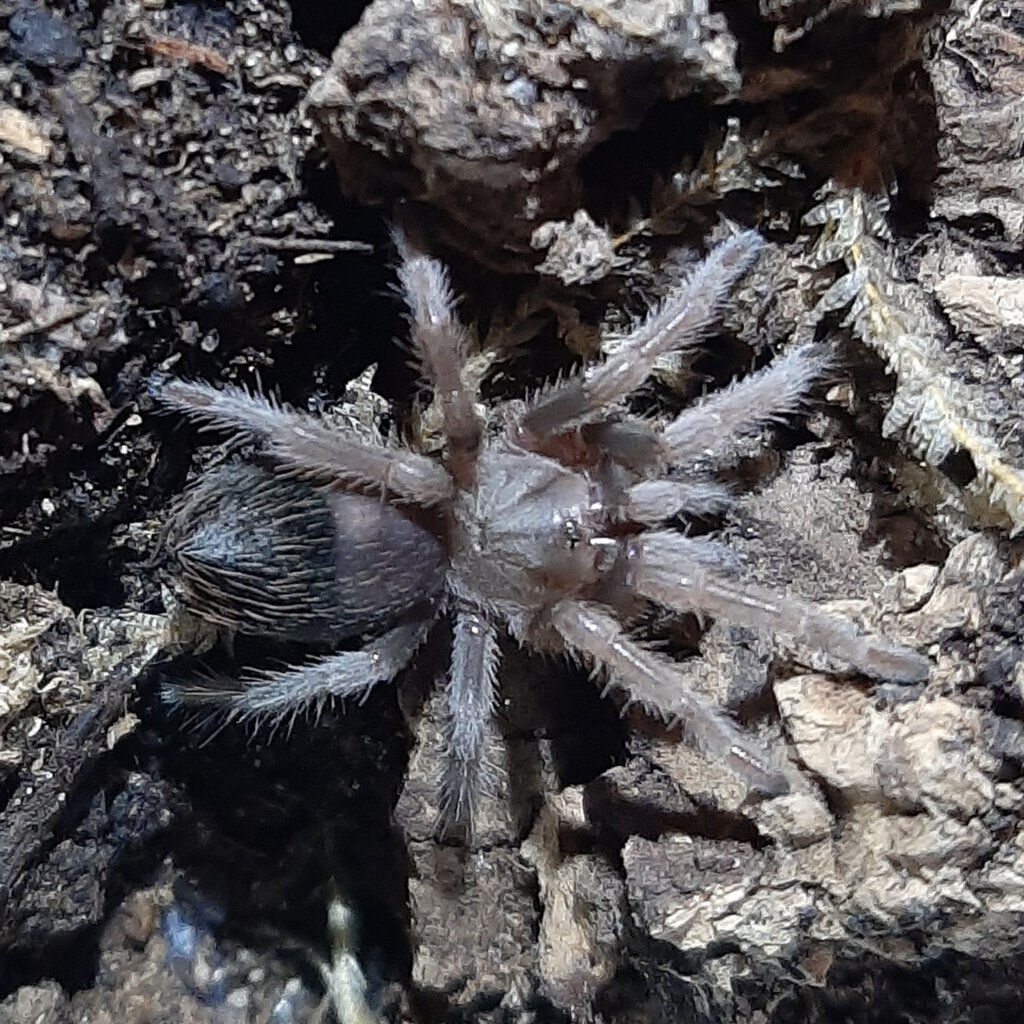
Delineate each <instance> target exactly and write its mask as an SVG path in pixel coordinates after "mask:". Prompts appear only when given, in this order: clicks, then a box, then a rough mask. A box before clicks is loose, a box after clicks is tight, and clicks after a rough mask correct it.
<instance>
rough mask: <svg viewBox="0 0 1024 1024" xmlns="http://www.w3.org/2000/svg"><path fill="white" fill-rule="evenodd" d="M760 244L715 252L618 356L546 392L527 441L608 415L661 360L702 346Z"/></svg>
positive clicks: (529, 417) (749, 235) (735, 243)
mask: <svg viewBox="0 0 1024 1024" xmlns="http://www.w3.org/2000/svg"><path fill="white" fill-rule="evenodd" d="M761 244H762V243H761V238H760V236H759V235H758V234H757V233H756V232H754V231H744V232H742V233H741V234H738V235H735V236H734V237H732V238H730V239H729V240H728V241H726V242H723V243H722V244H721V245H720V246H718V248H716V249H713V250H712V251H711V252H710V253H709V254H708V256H707V257H706V258H705V259H704V260H703V262H701V263H700V264H699V265H698V266H697V268H696V269H695V270H694V271H693V273H692V274H691V275H690V277H689V278H688V279H687V280H686V281H685V282H683V283H682V284H681V285H680V286H678V287H677V288H676V289H674V290H673V292H672V293H671V294H670V295H669V296H668V297H667V298H666V299H665V300H664V301H663V302H662V303H661V304H660V305H659V306H658V307H657V308H656V309H655V310H654V311H653V312H652V313H651V315H650V316H648V317H647V319H646V320H644V322H643V323H641V324H640V325H639V326H638V327H637V328H636V330H634V331H633V332H632V334H630V336H629V337H628V338H626V340H625V341H624V343H623V345H622V347H621V349H620V350H619V351H618V352H616V353H615V354H614V355H612V356H610V357H609V358H608V359H606V360H605V361H604V362H603V363H600V364H598V365H597V366H595V367H593V368H591V369H590V370H588V371H587V372H586V373H583V374H578V375H576V376H575V377H572V378H570V379H569V380H567V381H565V382H564V383H562V384H560V385H557V386H556V387H554V388H552V389H551V390H549V391H547V392H545V393H542V394H541V395H540V396H539V397H538V398H537V399H536V400H535V401H534V402H533V404H532V405H531V406H530V408H529V409H528V410H527V411H526V414H525V416H524V417H523V420H522V423H521V426H520V431H521V436H522V439H523V440H524V441H525V442H527V443H529V442H530V441H540V440H543V439H544V438H548V437H552V436H553V435H555V434H560V433H563V432H565V431H567V430H570V429H572V428H573V427H578V426H581V425H582V424H585V423H588V422H590V421H592V420H594V419H595V418H597V417H598V416H601V415H605V414H606V413H607V410H608V409H609V408H610V407H613V406H615V405H617V404H618V403H619V402H621V401H622V400H623V399H624V398H625V397H626V396H627V395H629V394H631V393H632V392H633V391H635V390H636V389H637V388H638V387H639V386H640V385H641V384H643V382H644V381H645V380H646V379H647V378H648V376H650V374H651V371H652V370H653V369H654V364H655V363H656V362H657V360H658V359H659V358H660V357H661V356H663V355H665V354H666V353H668V352H673V351H678V350H679V349H682V348H692V347H694V346H695V345H698V344H700V342H701V341H702V340H703V338H704V334H705V332H706V331H707V329H708V327H710V326H711V324H713V323H714V321H715V318H716V316H717V314H718V311H719V309H720V308H721V306H722V303H723V301H724V300H725V298H726V297H727V296H728V294H729V289H730V288H731V287H732V286H733V284H735V282H736V281H737V280H738V279H739V278H740V277H741V276H742V275H743V273H744V272H745V271H746V270H747V269H748V268H749V267H750V265H751V263H753V261H754V257H755V256H756V255H757V253H758V251H759V250H760V248H761Z"/></svg>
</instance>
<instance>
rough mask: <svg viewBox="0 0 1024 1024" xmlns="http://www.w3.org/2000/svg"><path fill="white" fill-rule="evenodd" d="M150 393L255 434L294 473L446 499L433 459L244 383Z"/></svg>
mask: <svg viewBox="0 0 1024 1024" xmlns="http://www.w3.org/2000/svg"><path fill="white" fill-rule="evenodd" d="M153 391H154V394H155V397H156V398H157V400H158V401H160V402H162V403H163V404H165V405H169V406H171V407H172V408H175V409H177V410H178V411H179V412H182V413H184V414H185V415H186V416H188V417H189V418H190V419H191V420H194V421H195V422H197V423H199V424H200V425H201V426H205V427H211V428H215V429H216V428H225V427H226V428H229V429H234V430H239V431H242V432H243V433H246V434H252V435H254V436H255V437H257V438H259V439H261V440H262V441H263V442H264V443H265V446H266V450H267V453H268V454H269V455H270V456H271V458H273V459H274V460H275V461H276V462H277V463H279V464H280V465H281V466H283V467H285V468H287V469H291V470H294V471H295V472H296V473H298V474H299V475H301V476H304V477H309V478H312V479H314V480H317V481H323V482H326V483H337V482H344V483H349V484H355V485H357V486H365V487H369V488H371V489H373V490H378V491H381V492H383V493H385V494H387V495H388V496H390V497H394V498H398V499H403V500H405V501H411V502H415V503H417V504H420V505H437V504H440V503H441V502H443V501H445V500H447V499H448V498H449V497H450V496H451V492H452V487H451V480H450V478H449V476H448V474H447V473H446V472H445V471H444V469H443V468H442V467H441V466H439V465H437V463H436V462H434V461H433V459H429V458H427V457H426V456H424V455H417V454H416V453H415V452H410V451H405V450H402V449H398V448H386V447H384V445H382V444H377V443H374V442H372V441H369V440H367V439H365V438H362V437H358V436H356V435H355V434H354V433H353V432H352V431H349V430H344V429H340V428H337V427H332V426H330V425H328V424H326V423H324V422H322V421H321V420H319V419H316V418H315V417H313V416H308V415H305V414H304V413H300V412H296V411H295V410H294V409H288V408H286V407H284V406H281V405H278V404H276V403H274V402H272V401H271V400H270V399H268V398H266V397H264V396H262V395H255V394H251V393H250V392H248V391H246V390H245V389H244V388H238V387H230V386H229V387H225V388H223V389H217V388H215V387H212V386H211V385H209V384H203V383H201V382H199V381H183V380H168V381H158V382H156V383H154V385H153Z"/></svg>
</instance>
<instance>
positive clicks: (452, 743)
mask: <svg viewBox="0 0 1024 1024" xmlns="http://www.w3.org/2000/svg"><path fill="white" fill-rule="evenodd" d="M499 656H500V652H499V649H498V636H497V632H496V630H495V628H494V626H493V625H491V624H490V623H489V622H488V621H487V620H486V618H484V616H483V615H482V614H480V613H479V612H477V611H474V610H471V609H468V608H460V609H459V610H458V611H457V612H456V615H455V632H454V636H453V639H452V665H451V675H450V677H449V679H448V685H447V687H446V688H445V712H446V718H447V720H446V723H445V739H446V741H447V758H448V761H447V765H446V769H445V777H444V780H443V783H442V793H441V817H442V820H443V821H444V822H456V823H458V822H470V823H471V822H472V820H473V808H474V804H475V802H476V798H477V797H478V796H480V795H481V794H482V793H483V792H484V791H485V790H486V787H487V784H488V782H489V780H488V777H487V775H488V772H487V763H486V760H485V758H486V747H487V736H488V731H489V729H490V728H491V718H492V715H493V712H494V689H495V679H496V677H497V672H498V659H499Z"/></svg>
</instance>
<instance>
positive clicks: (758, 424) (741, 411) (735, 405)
mask: <svg viewBox="0 0 1024 1024" xmlns="http://www.w3.org/2000/svg"><path fill="white" fill-rule="evenodd" d="M829 362H830V355H829V353H828V351H827V350H825V349H823V348H821V347H820V346H818V345H800V346H799V347H798V348H795V349H792V350H791V351H790V352H787V353H786V354H785V355H783V356H780V357H779V358H778V359H776V360H775V361H774V362H773V363H772V364H771V365H769V366H767V367H765V368H764V369H763V370H761V371H759V372H758V373H752V374H751V375H750V376H749V377H744V378H743V379H742V380H739V381H735V382H734V383H732V384H730V385H729V387H727V388H723V389H722V390H721V391H716V392H715V393H714V394H712V395H709V396H708V397H707V398H705V399H704V400H703V401H701V402H698V403H697V404H696V405H693V406H690V407H689V408H688V409H684V410H683V412H681V413H680V414H679V415H678V416H677V417H676V418H675V419H674V420H673V421H672V422H671V423H669V424H668V425H667V426H666V427H665V431H664V434H663V435H662V446H663V449H664V460H665V461H666V462H667V463H669V464H671V465H676V466H678V465H681V464H686V463H690V462H695V461H697V460H698V459H716V458H721V457H722V456H724V455H727V454H728V453H729V451H730V449H732V448H734V447H735V442H736V441H737V440H738V439H740V438H742V437H743V436H745V435H749V434H752V433H754V432H755V431H757V430H760V429H761V428H762V427H764V426H766V425H767V424H769V423H773V422H777V421H778V420H780V419H782V418H783V417H784V416H785V415H787V414H788V413H792V412H794V411H796V410H797V409H799V407H800V404H801V402H802V401H803V400H804V398H805V397H806V395H807V392H808V391H809V390H810V388H811V387H812V385H813V384H814V382H815V381H816V380H818V379H819V378H820V377H821V375H822V374H823V373H824V372H825V370H827V369H828V366H829Z"/></svg>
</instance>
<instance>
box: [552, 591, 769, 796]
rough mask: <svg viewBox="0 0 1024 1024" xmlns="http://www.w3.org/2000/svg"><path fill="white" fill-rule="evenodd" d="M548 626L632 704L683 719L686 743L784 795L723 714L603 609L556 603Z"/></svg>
mask: <svg viewBox="0 0 1024 1024" xmlns="http://www.w3.org/2000/svg"><path fill="white" fill-rule="evenodd" d="M551 622H552V624H553V626H554V627H555V629H556V630H557V631H558V633H559V634H560V635H561V637H562V639H563V640H564V641H565V643H566V644H567V645H568V646H569V649H570V650H571V651H573V652H575V653H577V654H581V655H584V656H585V657H586V658H587V659H588V660H590V661H591V662H593V665H594V668H595V669H596V668H600V667H602V666H603V667H604V668H606V669H607V670H608V671H609V672H610V673H611V676H612V680H613V682H614V684H615V685H616V686H618V687H621V688H622V689H623V690H624V691H625V692H626V693H627V694H628V696H629V698H630V700H631V701H632V702H634V703H637V704H640V705H642V706H643V707H645V708H648V709H650V710H651V711H654V712H657V713H658V714H659V715H663V716H665V717H667V718H678V719H680V720H681V721H682V724H683V726H684V728H685V729H686V732H687V734H688V735H689V736H690V737H691V739H692V740H693V741H694V742H695V743H696V744H697V746H698V747H700V748H701V749H702V750H704V751H706V752H707V753H708V754H710V755H711V756H714V757H716V758H718V759H721V760H723V761H724V762H726V763H727V764H728V765H729V767H730V768H732V770H733V771H735V772H736V773H737V774H738V775H739V776H740V777H741V778H743V779H745V780H746V782H747V783H748V784H749V785H750V786H751V787H752V788H754V789H757V790H758V791H760V792H763V793H765V794H768V795H772V796H778V795H781V794H783V793H785V792H787V791H788V789H789V785H788V783H787V782H786V778H785V776H784V775H783V774H782V772H781V771H779V770H778V769H777V768H775V767H773V766H772V765H771V764H770V763H769V761H768V760H767V756H766V755H765V754H764V753H763V752H762V751H761V750H760V749H758V747H757V745H756V744H754V743H752V742H751V741H750V739H749V738H748V737H747V736H745V735H744V734H743V733H742V731H741V730H740V729H739V727H738V726H737V725H736V724H735V723H734V722H732V721H731V720H730V719H729V718H728V717H727V716H726V715H725V714H724V713H723V712H722V711H720V710H719V709H718V708H716V707H715V706H714V705H712V704H711V703H710V702H709V701H707V700H706V699H704V698H703V697H701V696H699V695H698V694H695V693H694V692H693V689H692V687H690V686H689V685H688V684H687V681H686V680H685V679H684V678H683V677H682V674H681V673H680V672H679V670H678V669H677V667H676V665H675V663H674V662H673V661H672V660H671V659H670V658H667V657H665V656H664V655H662V654H658V653H656V652H655V651H652V650H649V649H648V648H646V647H644V646H642V645H641V644H638V643H636V641H634V640H630V639H629V638H628V637H627V636H626V635H625V634H624V633H623V631H622V627H621V626H620V625H619V623H618V621H617V620H616V619H615V618H614V617H613V616H611V615H609V614H608V613H607V612H605V611H604V610H603V609H601V608H599V607H597V606H596V605H593V604H586V603H583V602H580V601H560V602H559V603H558V604H557V605H555V607H554V608H553V609H552V610H551Z"/></svg>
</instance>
